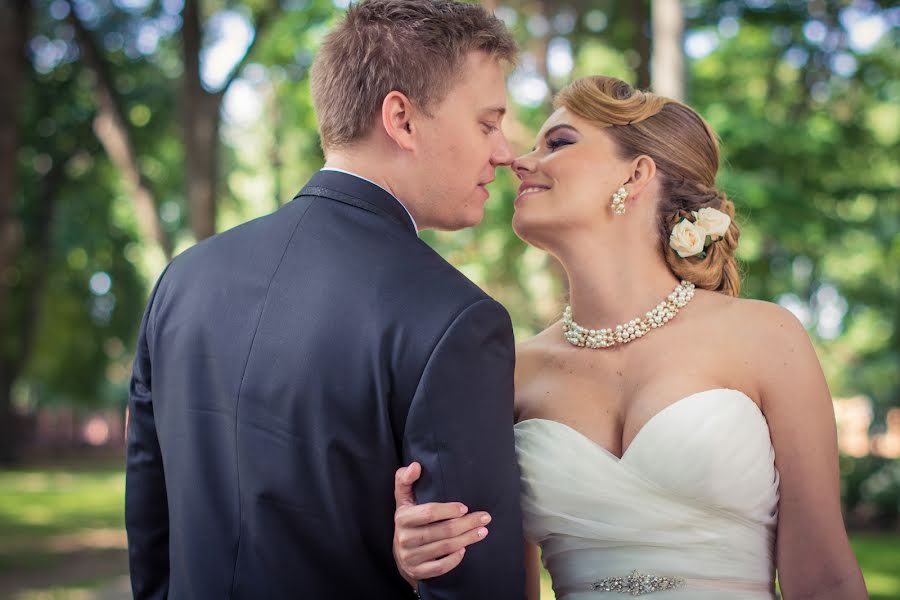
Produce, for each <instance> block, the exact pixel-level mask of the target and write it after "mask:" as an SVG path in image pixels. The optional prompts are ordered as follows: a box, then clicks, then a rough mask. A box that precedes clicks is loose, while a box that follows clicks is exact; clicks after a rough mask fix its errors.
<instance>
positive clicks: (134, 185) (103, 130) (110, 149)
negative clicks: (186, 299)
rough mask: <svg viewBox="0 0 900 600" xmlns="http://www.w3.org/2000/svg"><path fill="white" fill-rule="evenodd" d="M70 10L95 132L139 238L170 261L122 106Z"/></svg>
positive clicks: (87, 35)
mask: <svg viewBox="0 0 900 600" xmlns="http://www.w3.org/2000/svg"><path fill="white" fill-rule="evenodd" d="M69 7H70V10H69V22H70V23H72V26H73V27H74V29H75V36H76V37H77V39H78V44H79V47H80V48H81V56H82V59H83V61H84V64H85V66H86V67H87V68H88V69H89V70H90V71H91V72H92V73H93V75H94V86H95V94H96V96H97V116H96V117H95V118H94V133H95V134H96V136H97V139H98V140H100V143H101V144H102V145H103V149H104V150H106V153H107V155H108V156H109V158H110V160H111V161H112V162H113V164H114V165H115V166H116V168H118V170H119V172H120V173H121V174H122V179H123V181H124V182H125V183H126V185H127V186H128V187H129V188H130V192H131V198H132V200H133V202H134V208H135V212H136V214H137V221H138V227H139V228H140V232H141V236H142V237H143V238H144V241H146V242H147V243H149V244H150V245H155V246H158V247H159V248H160V249H161V250H162V252H163V254H164V255H165V257H166V260H168V259H170V258H172V242H171V240H170V239H169V236H168V234H167V233H166V231H165V230H164V229H163V227H162V223H161V222H160V219H159V211H158V210H157V206H156V199H155V198H154V195H153V191H152V190H151V189H150V185H149V182H148V181H147V180H146V178H145V177H144V176H143V174H142V173H141V170H140V167H139V165H138V157H137V153H136V151H135V148H134V143H133V141H132V139H131V132H130V130H129V129H128V124H127V122H126V120H125V115H124V113H123V112H122V103H121V101H120V99H119V97H118V94H117V93H116V90H115V88H114V87H113V85H112V80H111V78H110V76H109V72H108V70H107V66H106V64H105V63H104V61H103V58H102V55H101V54H100V49H99V48H98V47H97V44H96V42H95V41H94V38H93V36H92V35H91V32H90V31H88V30H87V28H86V27H85V26H84V23H82V22H81V19H80V18H79V17H78V15H77V13H76V12H75V7H74V5H72V3H71V0H70V4H69Z"/></svg>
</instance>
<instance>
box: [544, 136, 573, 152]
mask: <svg viewBox="0 0 900 600" xmlns="http://www.w3.org/2000/svg"><path fill="white" fill-rule="evenodd" d="M574 143H575V142H574V141H572V140H567V139H565V138H551V139H548V140H547V148H549V149H550V151H551V152H553V151H554V150H557V149H559V148H562V147H563V146H569V145H571V144H574Z"/></svg>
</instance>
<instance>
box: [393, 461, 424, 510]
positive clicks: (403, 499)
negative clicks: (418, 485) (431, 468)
mask: <svg viewBox="0 0 900 600" xmlns="http://www.w3.org/2000/svg"><path fill="white" fill-rule="evenodd" d="M421 475H422V465H420V464H419V463H417V462H413V463H410V465H409V466H407V467H400V468H399V469H397V472H396V473H395V474H394V501H395V502H396V503H397V508H400V507H401V506H412V505H414V504H415V503H416V496H415V495H414V494H413V491H412V486H413V484H414V483H415V482H416V481H418V480H419V477H420V476H421Z"/></svg>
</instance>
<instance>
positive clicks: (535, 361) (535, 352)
mask: <svg viewBox="0 0 900 600" xmlns="http://www.w3.org/2000/svg"><path fill="white" fill-rule="evenodd" d="M561 331H562V324H561V323H560V322H557V323H553V324H552V325H550V326H549V327H547V328H546V329H544V330H543V331H541V332H540V333H538V334H536V335H534V336H532V337H530V338H528V339H527V340H524V341H522V342H519V343H518V344H516V377H517V378H518V376H519V375H520V374H522V375H528V374H530V373H532V372H534V371H536V370H538V368H539V367H540V366H541V365H545V364H546V363H547V359H548V358H549V357H550V356H551V355H552V354H553V353H554V352H555V351H556V350H557V348H558V345H559V340H560V339H561V338H560V335H561V334H560V332H561Z"/></svg>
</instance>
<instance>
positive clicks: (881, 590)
mask: <svg viewBox="0 0 900 600" xmlns="http://www.w3.org/2000/svg"><path fill="white" fill-rule="evenodd" d="M850 544H851V545H852V546H853V552H854V553H856V559H857V560H858V561H859V565H860V567H861V568H862V571H863V576H864V577H865V578H866V587H867V588H868V589H869V596H870V598H871V599H872V600H898V599H900V534H887V533H857V534H853V535H851V536H850Z"/></svg>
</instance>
